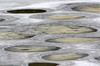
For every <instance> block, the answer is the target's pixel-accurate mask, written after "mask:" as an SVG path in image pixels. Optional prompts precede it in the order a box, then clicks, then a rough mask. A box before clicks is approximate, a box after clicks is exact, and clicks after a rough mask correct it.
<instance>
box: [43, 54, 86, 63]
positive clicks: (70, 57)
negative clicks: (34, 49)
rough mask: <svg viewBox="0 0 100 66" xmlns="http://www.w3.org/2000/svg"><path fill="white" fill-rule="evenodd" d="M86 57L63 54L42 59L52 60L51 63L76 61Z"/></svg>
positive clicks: (83, 55)
mask: <svg viewBox="0 0 100 66" xmlns="http://www.w3.org/2000/svg"><path fill="white" fill-rule="evenodd" d="M85 56H87V54H76V53H65V54H54V55H47V56H44V57H43V58H44V59H47V60H53V61H65V60H76V59H79V58H83V57H85Z"/></svg>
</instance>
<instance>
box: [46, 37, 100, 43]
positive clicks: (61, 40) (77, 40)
mask: <svg viewBox="0 0 100 66" xmlns="http://www.w3.org/2000/svg"><path fill="white" fill-rule="evenodd" d="M46 41H47V42H55V43H80V42H94V41H100V38H87V37H86V38H85V37H84V38H80V37H68V38H55V39H49V40H46Z"/></svg>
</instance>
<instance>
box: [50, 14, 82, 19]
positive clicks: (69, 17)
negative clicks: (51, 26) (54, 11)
mask: <svg viewBox="0 0 100 66" xmlns="http://www.w3.org/2000/svg"><path fill="white" fill-rule="evenodd" d="M48 18H50V19H78V18H83V16H75V15H52V16H48Z"/></svg>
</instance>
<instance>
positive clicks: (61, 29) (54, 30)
mask: <svg viewBox="0 0 100 66" xmlns="http://www.w3.org/2000/svg"><path fill="white" fill-rule="evenodd" d="M32 29H34V30H37V31H41V32H44V33H47V34H79V33H90V32H95V31H96V29H93V28H89V27H82V26H64V25H55V26H37V27H33V28H32Z"/></svg>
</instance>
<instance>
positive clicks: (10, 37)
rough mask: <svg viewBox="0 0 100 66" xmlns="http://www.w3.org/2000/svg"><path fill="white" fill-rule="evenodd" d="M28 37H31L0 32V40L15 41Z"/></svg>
mask: <svg viewBox="0 0 100 66" xmlns="http://www.w3.org/2000/svg"><path fill="white" fill-rule="evenodd" d="M29 37H31V36H28V35H24V34H21V33H15V32H5V31H0V40H17V39H24V38H29Z"/></svg>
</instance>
